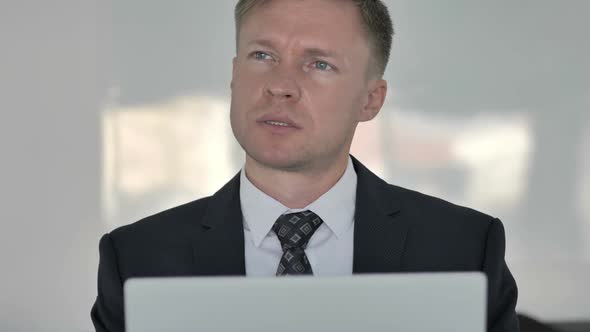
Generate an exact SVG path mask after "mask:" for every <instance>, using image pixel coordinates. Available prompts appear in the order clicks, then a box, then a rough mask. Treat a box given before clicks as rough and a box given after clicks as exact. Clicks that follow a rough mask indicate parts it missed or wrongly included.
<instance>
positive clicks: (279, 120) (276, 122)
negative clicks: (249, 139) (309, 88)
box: [257, 114, 300, 128]
mask: <svg viewBox="0 0 590 332" xmlns="http://www.w3.org/2000/svg"><path fill="white" fill-rule="evenodd" d="M257 122H259V123H265V124H268V125H272V126H277V127H284V128H289V127H291V128H300V127H299V125H298V124H297V123H295V121H293V120H292V119H291V118H290V117H289V116H288V115H286V114H267V115H263V116H262V117H260V118H259V119H258V120H257Z"/></svg>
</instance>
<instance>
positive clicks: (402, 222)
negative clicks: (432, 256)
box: [352, 157, 409, 273]
mask: <svg viewBox="0 0 590 332" xmlns="http://www.w3.org/2000/svg"><path fill="white" fill-rule="evenodd" d="M352 160H353V165H354V168H355V171H356V173H357V178H358V181H357V194H356V207H355V215H354V220H355V222H354V251H353V273H388V272H399V271H400V270H401V264H402V256H403V252H404V248H405V241H406V237H407V233H408V228H409V224H408V220H407V218H403V217H401V216H400V214H401V213H400V210H401V200H400V197H396V195H395V190H394V189H393V188H392V187H391V186H390V185H388V184H387V183H386V182H385V181H383V180H382V179H380V178H379V177H378V176H376V175H375V174H373V173H372V172H371V171H369V170H368V169H367V168H366V167H365V166H363V164H361V163H360V162H359V161H358V160H356V159H355V158H354V157H352Z"/></svg>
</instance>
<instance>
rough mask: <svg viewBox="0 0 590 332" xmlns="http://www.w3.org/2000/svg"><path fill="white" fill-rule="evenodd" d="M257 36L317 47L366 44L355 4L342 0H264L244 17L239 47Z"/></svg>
mask: <svg viewBox="0 0 590 332" xmlns="http://www.w3.org/2000/svg"><path fill="white" fill-rule="evenodd" d="M258 39H265V40H272V41H274V42H276V43H283V44H289V43H291V44H293V43H301V44H305V45H303V46H306V47H316V48H334V49H338V48H340V49H347V48H354V47H355V46H358V45H361V46H368V41H367V38H366V36H365V32H364V29H363V25H362V19H361V16H360V13H359V10H358V8H357V7H356V6H355V5H354V4H353V3H352V1H344V0H272V1H266V2H264V3H263V4H261V5H258V6H257V7H255V8H253V9H252V10H251V11H250V12H249V13H248V14H247V16H246V17H245V18H244V19H243V21H242V23H241V26H240V31H239V40H238V47H240V46H243V44H247V43H249V42H251V41H252V40H258ZM307 44H309V45H307Z"/></svg>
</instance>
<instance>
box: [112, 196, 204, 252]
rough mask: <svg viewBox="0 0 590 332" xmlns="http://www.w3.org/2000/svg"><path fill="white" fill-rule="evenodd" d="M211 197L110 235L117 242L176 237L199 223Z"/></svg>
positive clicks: (147, 218) (151, 217)
mask: <svg viewBox="0 0 590 332" xmlns="http://www.w3.org/2000/svg"><path fill="white" fill-rule="evenodd" d="M210 199H211V196H208V197H204V198H201V199H198V200H195V201H192V202H189V203H185V204H182V205H179V206H176V207H173V208H170V209H167V210H164V211H162V212H159V213H156V214H154V215H151V216H148V217H145V218H143V219H141V220H139V221H136V222H134V223H132V224H129V225H125V226H121V227H119V228H116V229H115V230H113V231H111V232H110V237H111V239H112V240H113V241H115V242H124V241H129V240H140V239H144V240H149V239H154V238H160V239H161V238H167V237H170V238H175V237H177V236H178V235H179V234H182V233H184V232H186V231H187V230H188V229H193V228H194V227H195V226H196V225H198V224H199V222H200V220H201V218H202V216H203V214H204V213H205V211H206V208H207V205H208V203H209V200H210Z"/></svg>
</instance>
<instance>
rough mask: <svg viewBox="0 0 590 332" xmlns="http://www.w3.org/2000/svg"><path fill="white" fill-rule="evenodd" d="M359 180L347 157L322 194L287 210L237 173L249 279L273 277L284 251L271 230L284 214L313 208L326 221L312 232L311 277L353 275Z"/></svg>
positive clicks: (309, 253)
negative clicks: (344, 163)
mask: <svg viewBox="0 0 590 332" xmlns="http://www.w3.org/2000/svg"><path fill="white" fill-rule="evenodd" d="M356 184H357V176H356V172H355V171H354V167H353V165H352V159H351V158H350V157H349V158H348V166H347V167H346V171H345V172H344V174H343V175H342V177H341V178H340V180H338V182H337V183H336V184H335V185H334V186H333V187H332V188H331V189H330V190H329V191H328V192H326V193H324V194H323V195H322V196H320V197H319V198H318V199H317V200H315V201H314V202H313V203H311V204H309V205H308V206H306V207H305V208H303V209H289V208H288V207H286V206H285V205H283V204H282V203H280V202H279V201H277V200H275V199H274V198H272V197H270V196H268V195H267V194H265V193H264V192H262V191H261V190H260V189H258V188H257V187H256V186H254V185H253V184H252V182H250V180H248V177H247V176H246V174H245V171H244V169H242V171H241V174H240V203H241V207H242V214H243V216H244V240H245V241H244V243H245V258H246V275H247V276H249V277H250V276H258V277H260V276H274V275H275V274H276V272H277V267H278V265H279V261H280V260H281V256H282V255H283V250H282V249H281V244H280V241H279V239H278V237H277V236H276V234H275V233H274V232H273V231H272V230H271V228H272V226H273V224H274V223H275V221H276V220H277V219H278V217H279V216H280V215H282V214H286V213H292V212H300V211H304V210H311V211H313V212H314V213H315V214H317V215H318V216H320V218H322V220H323V221H324V222H323V223H322V225H320V227H319V228H318V229H317V230H316V231H315V233H314V234H313V236H312V237H311V239H310V240H309V243H308V245H307V248H306V249H305V254H306V255H307V258H308V260H309V263H310V264H311V268H312V270H313V274H314V275H315V276H329V275H350V274H352V257H353V233H354V227H353V225H354V209H355V202H356Z"/></svg>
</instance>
